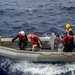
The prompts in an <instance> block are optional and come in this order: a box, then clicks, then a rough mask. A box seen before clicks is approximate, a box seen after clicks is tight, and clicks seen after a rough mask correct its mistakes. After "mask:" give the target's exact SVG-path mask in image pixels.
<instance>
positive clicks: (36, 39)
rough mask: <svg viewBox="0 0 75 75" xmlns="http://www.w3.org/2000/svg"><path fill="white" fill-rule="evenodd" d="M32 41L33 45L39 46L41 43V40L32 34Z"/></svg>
mask: <svg viewBox="0 0 75 75" xmlns="http://www.w3.org/2000/svg"><path fill="white" fill-rule="evenodd" d="M31 41H32V44H38V41H40V39H39V37H38V36H37V35H35V34H32V38H31Z"/></svg>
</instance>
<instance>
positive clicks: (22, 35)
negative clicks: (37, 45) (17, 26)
mask: <svg viewBox="0 0 75 75" xmlns="http://www.w3.org/2000/svg"><path fill="white" fill-rule="evenodd" d="M17 38H19V48H20V50H25V46H26V45H27V42H28V38H27V35H26V33H25V32H24V31H20V32H19V33H18V35H17V36H16V37H15V38H13V39H12V42H14V40H16V39H17Z"/></svg>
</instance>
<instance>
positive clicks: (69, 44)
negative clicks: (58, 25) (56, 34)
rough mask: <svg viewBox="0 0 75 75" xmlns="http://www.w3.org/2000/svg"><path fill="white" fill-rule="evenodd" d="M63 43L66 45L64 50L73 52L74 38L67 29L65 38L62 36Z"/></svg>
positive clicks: (64, 33)
mask: <svg viewBox="0 0 75 75" xmlns="http://www.w3.org/2000/svg"><path fill="white" fill-rule="evenodd" d="M62 43H63V45H64V48H63V51H64V52H72V51H73V48H74V45H73V44H72V43H73V42H72V39H71V37H70V35H68V33H67V32H66V31H64V32H63V38H62Z"/></svg>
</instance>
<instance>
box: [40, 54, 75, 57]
mask: <svg viewBox="0 0 75 75" xmlns="http://www.w3.org/2000/svg"><path fill="white" fill-rule="evenodd" d="M39 54H41V55H42V56H52V55H57V56H59V55H63V56H66V57H73V56H75V54H72V55H66V54H64V53H63V54H54V53H51V54H48V55H45V54H43V53H39Z"/></svg>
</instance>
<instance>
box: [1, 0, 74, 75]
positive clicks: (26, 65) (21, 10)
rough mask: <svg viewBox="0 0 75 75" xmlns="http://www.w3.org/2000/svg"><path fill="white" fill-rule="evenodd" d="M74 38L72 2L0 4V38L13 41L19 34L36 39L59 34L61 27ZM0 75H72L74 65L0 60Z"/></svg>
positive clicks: (36, 0)
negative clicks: (72, 33) (72, 32)
mask: <svg viewBox="0 0 75 75" xmlns="http://www.w3.org/2000/svg"><path fill="white" fill-rule="evenodd" d="M66 23H69V24H71V27H72V29H73V31H74V34H75V0H0V36H2V37H12V38H13V37H15V36H16V35H17V33H18V32H19V31H20V30H24V31H25V32H26V34H27V35H28V34H30V33H35V34H37V35H38V36H43V35H44V34H46V35H48V36H49V35H51V33H52V32H57V33H58V34H62V32H63V31H64V30H65V24H66ZM0 75H75V62H71V63H68V62H65V63H33V62H30V61H27V60H21V61H19V60H10V59H2V60H0Z"/></svg>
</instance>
